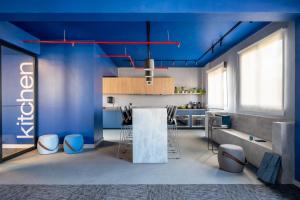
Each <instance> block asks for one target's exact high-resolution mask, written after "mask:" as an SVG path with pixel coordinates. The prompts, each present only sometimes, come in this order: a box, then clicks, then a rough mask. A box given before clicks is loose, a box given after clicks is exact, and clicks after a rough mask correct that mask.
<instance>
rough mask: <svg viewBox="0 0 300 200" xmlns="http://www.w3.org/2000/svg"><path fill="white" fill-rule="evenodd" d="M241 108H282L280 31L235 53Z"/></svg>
mask: <svg viewBox="0 0 300 200" xmlns="http://www.w3.org/2000/svg"><path fill="white" fill-rule="evenodd" d="M239 71H240V76H239V83H240V84H239V87H240V90H239V102H240V105H239V106H240V110H241V111H254V112H264V113H265V112H275V113H277V112H278V113H282V112H283V31H282V30H280V31H278V32H275V33H274V34H272V35H270V36H269V37H267V38H265V39H263V40H262V41H260V42H258V43H256V44H254V45H253V46H251V47H249V48H247V49H245V50H243V51H242V52H240V53H239Z"/></svg>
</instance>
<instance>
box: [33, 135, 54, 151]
mask: <svg viewBox="0 0 300 200" xmlns="http://www.w3.org/2000/svg"><path fill="white" fill-rule="evenodd" d="M58 145H59V140H58V136H57V135H56V134H47V135H42V136H40V137H39V139H38V143H37V150H38V152H39V154H51V153H56V152H57V151H58Z"/></svg>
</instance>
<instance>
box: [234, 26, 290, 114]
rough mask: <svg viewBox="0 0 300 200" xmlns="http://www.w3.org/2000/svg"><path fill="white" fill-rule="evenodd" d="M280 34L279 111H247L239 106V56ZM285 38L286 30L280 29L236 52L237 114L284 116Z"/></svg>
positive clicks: (247, 109)
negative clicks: (280, 76)
mask: <svg viewBox="0 0 300 200" xmlns="http://www.w3.org/2000/svg"><path fill="white" fill-rule="evenodd" d="M280 32H281V34H282V85H281V87H282V97H281V98H282V105H281V109H280V110H268V109H262V110H259V109H251V108H250V109H249V108H245V107H243V106H241V102H240V101H241V100H240V99H241V93H240V90H241V76H240V75H241V74H240V68H241V63H240V55H241V54H242V53H243V52H245V51H247V50H248V49H250V48H252V47H254V46H256V45H258V44H259V43H262V42H264V41H265V40H268V39H269V38H270V37H272V36H274V35H276V34H278V33H280ZM286 39H287V36H286V29H285V28H280V29H278V30H276V31H274V32H272V33H270V34H268V35H267V36H265V37H263V38H262V39H260V40H258V41H256V42H254V43H253V44H251V45H248V46H247V47H245V48H243V49H242V50H240V51H238V52H237V64H238V65H237V66H238V67H237V71H236V80H237V91H236V94H237V95H236V102H237V108H236V109H237V113H240V114H250V115H260V116H271V117H272V116H273V117H284V116H285V115H286V110H285V94H286V91H285V81H286V80H285V79H286V77H285V74H286V57H287V55H286V43H287V41H286Z"/></svg>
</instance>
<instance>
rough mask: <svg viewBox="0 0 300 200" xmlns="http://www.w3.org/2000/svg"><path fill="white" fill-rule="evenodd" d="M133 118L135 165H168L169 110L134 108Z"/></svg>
mask: <svg viewBox="0 0 300 200" xmlns="http://www.w3.org/2000/svg"><path fill="white" fill-rule="evenodd" d="M132 117H133V118H132V134H133V135H132V136H133V163H167V162H168V125H167V109H166V108H134V109H133V115H132Z"/></svg>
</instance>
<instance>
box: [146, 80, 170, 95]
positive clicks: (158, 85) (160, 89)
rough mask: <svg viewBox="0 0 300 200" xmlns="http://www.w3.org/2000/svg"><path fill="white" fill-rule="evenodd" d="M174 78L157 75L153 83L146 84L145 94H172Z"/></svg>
mask: <svg viewBox="0 0 300 200" xmlns="http://www.w3.org/2000/svg"><path fill="white" fill-rule="evenodd" d="M173 93H174V79H173V78H167V77H157V78H154V79H153V85H146V94H173Z"/></svg>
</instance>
